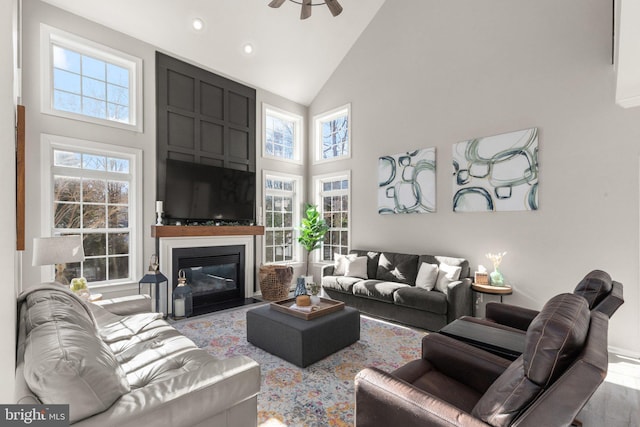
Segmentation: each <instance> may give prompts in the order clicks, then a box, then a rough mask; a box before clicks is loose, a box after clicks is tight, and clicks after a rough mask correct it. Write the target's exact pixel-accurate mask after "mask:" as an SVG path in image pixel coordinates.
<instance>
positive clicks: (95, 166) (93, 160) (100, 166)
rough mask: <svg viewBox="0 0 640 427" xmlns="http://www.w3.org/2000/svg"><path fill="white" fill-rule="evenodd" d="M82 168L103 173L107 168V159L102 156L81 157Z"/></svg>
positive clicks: (89, 155)
mask: <svg viewBox="0 0 640 427" xmlns="http://www.w3.org/2000/svg"><path fill="white" fill-rule="evenodd" d="M82 167H83V168H84V169H90V170H96V171H103V170H105V169H106V168H107V159H106V157H104V156H93V155H91V154H83V155H82Z"/></svg>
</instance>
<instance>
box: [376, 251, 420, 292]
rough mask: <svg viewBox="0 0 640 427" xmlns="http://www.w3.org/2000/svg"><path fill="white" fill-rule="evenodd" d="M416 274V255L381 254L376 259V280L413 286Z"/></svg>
mask: <svg viewBox="0 0 640 427" xmlns="http://www.w3.org/2000/svg"><path fill="white" fill-rule="evenodd" d="M417 274H418V255H411V254H399V253H393V252H382V253H381V254H380V258H379V259H378V270H377V271H376V276H375V277H376V279H377V280H382V281H385V282H398V283H404V284H407V285H412V286H413V285H415V283H416V276H417Z"/></svg>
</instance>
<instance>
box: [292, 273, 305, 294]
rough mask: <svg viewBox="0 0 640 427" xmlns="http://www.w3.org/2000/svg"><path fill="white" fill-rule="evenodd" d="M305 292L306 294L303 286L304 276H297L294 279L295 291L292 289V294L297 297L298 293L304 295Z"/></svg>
mask: <svg viewBox="0 0 640 427" xmlns="http://www.w3.org/2000/svg"><path fill="white" fill-rule="evenodd" d="M306 294H307V288H306V286H305V280H304V277H298V278H297V279H296V289H295V291H293V296H294V297H297V296H299V295H306Z"/></svg>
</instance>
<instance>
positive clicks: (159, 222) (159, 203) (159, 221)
mask: <svg viewBox="0 0 640 427" xmlns="http://www.w3.org/2000/svg"><path fill="white" fill-rule="evenodd" d="M162 214H163V211H162V201H161V200H158V201H156V225H163V224H162Z"/></svg>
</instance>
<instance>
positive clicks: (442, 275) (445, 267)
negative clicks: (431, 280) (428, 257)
mask: <svg viewBox="0 0 640 427" xmlns="http://www.w3.org/2000/svg"><path fill="white" fill-rule="evenodd" d="M461 271H462V267H454V266H452V265H449V264H445V263H440V265H439V266H438V279H437V281H436V289H437V290H439V291H440V292H442V293H443V294H445V295H446V293H447V292H448V290H449V283H451V282H455V281H457V280H458V279H459V278H460V272H461Z"/></svg>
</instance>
